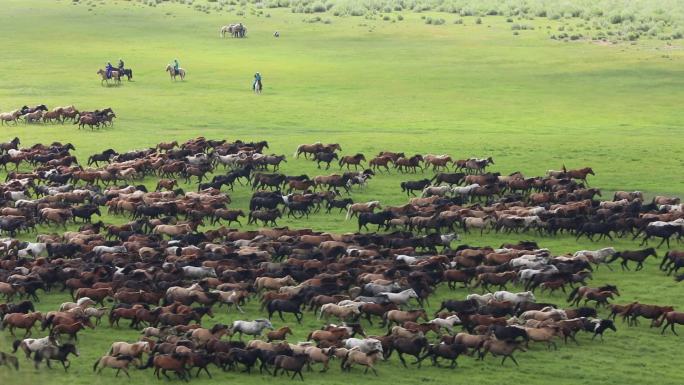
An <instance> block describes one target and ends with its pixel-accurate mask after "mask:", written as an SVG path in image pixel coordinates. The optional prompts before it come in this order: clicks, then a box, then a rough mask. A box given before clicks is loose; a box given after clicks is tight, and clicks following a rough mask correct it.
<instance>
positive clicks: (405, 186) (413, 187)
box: [399, 179, 430, 196]
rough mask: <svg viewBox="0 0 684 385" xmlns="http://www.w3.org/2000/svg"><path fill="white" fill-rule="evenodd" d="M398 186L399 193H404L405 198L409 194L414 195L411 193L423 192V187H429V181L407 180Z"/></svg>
mask: <svg viewBox="0 0 684 385" xmlns="http://www.w3.org/2000/svg"><path fill="white" fill-rule="evenodd" d="M399 185H400V186H401V191H402V192H406V196H409V195H411V194H413V195H416V194H415V193H414V192H413V191H423V189H424V188H425V187H427V186H429V185H430V180H429V179H421V180H409V181H406V182H401V183H400V184H399Z"/></svg>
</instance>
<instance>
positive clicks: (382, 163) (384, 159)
mask: <svg viewBox="0 0 684 385" xmlns="http://www.w3.org/2000/svg"><path fill="white" fill-rule="evenodd" d="M390 163H394V159H393V158H392V157H391V156H386V155H382V156H377V157H375V158H373V159H371V160H370V162H368V165H369V166H370V168H371V169H373V170H375V171H379V169H380V167H384V168H385V170H386V171H387V172H390V169H389V166H388V165H389V164H390Z"/></svg>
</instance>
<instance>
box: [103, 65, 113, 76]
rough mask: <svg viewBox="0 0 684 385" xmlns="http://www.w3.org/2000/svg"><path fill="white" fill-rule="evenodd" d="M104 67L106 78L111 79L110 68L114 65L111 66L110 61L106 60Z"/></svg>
mask: <svg viewBox="0 0 684 385" xmlns="http://www.w3.org/2000/svg"><path fill="white" fill-rule="evenodd" d="M105 69H106V70H107V79H111V78H112V70H113V69H114V67H112V63H110V62H107V67H105Z"/></svg>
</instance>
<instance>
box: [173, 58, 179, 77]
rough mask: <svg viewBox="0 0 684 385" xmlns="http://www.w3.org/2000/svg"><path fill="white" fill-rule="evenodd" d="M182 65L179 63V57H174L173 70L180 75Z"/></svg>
mask: <svg viewBox="0 0 684 385" xmlns="http://www.w3.org/2000/svg"><path fill="white" fill-rule="evenodd" d="M179 70H180V65H179V64H178V59H173V71H174V72H175V73H176V75H178V74H179V73H180V71H179Z"/></svg>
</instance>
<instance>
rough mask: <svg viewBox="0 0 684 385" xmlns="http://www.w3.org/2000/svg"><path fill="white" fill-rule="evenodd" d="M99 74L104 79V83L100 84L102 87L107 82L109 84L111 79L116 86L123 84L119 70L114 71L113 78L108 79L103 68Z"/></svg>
mask: <svg viewBox="0 0 684 385" xmlns="http://www.w3.org/2000/svg"><path fill="white" fill-rule="evenodd" d="M97 74H98V75H100V76H101V77H102V81H101V82H100V84H102V85H104V83H105V82H106V83H107V84H109V79H112V80H114V84H121V74H120V73H119V71H118V70H112V72H111V78H108V77H107V71H105V70H103V69H102V68H100V69H99V70H97Z"/></svg>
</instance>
